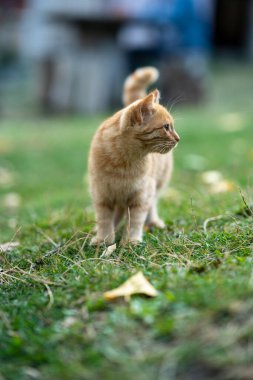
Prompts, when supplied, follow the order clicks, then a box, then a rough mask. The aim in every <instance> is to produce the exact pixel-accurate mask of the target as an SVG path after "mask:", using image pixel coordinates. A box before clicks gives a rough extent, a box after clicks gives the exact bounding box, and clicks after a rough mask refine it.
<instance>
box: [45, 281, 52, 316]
mask: <svg viewBox="0 0 253 380" xmlns="http://www.w3.org/2000/svg"><path fill="white" fill-rule="evenodd" d="M44 285H45V287H46V289H47V293H48V297H49V302H48V304H47V307H46V310H49V309H51V307H52V306H53V303H54V296H53V293H52V290H51V289H50V287H49V285H48V284H44Z"/></svg>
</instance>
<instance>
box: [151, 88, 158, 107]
mask: <svg viewBox="0 0 253 380" xmlns="http://www.w3.org/2000/svg"><path fill="white" fill-rule="evenodd" d="M152 93H153V94H154V99H155V103H157V104H159V101H160V92H159V91H158V90H157V89H156V90H155V91H153V92H152Z"/></svg>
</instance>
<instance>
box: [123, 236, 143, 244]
mask: <svg viewBox="0 0 253 380" xmlns="http://www.w3.org/2000/svg"><path fill="white" fill-rule="evenodd" d="M140 243H142V238H129V239H126V238H124V239H122V240H121V241H120V245H121V246H126V245H138V244H140Z"/></svg>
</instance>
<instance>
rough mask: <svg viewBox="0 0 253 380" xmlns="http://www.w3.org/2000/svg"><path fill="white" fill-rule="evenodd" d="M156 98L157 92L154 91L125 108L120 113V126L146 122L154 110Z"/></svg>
mask: <svg viewBox="0 0 253 380" xmlns="http://www.w3.org/2000/svg"><path fill="white" fill-rule="evenodd" d="M158 93H159V91H158ZM156 100H157V94H155V91H154V92H151V93H150V94H149V95H147V96H145V98H143V99H142V100H140V101H138V102H137V103H136V104H134V105H132V106H130V107H129V108H127V109H126V110H125V112H124V114H123V115H122V123H121V127H122V128H124V127H131V126H135V125H141V124H143V123H144V122H146V121H147V120H148V119H149V118H150V117H151V116H152V115H153V113H154V111H155V103H156Z"/></svg>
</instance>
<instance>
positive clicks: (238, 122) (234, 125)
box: [218, 112, 245, 132]
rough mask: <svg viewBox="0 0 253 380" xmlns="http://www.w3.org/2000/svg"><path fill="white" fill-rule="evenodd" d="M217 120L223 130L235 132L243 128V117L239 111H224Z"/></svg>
mask: <svg viewBox="0 0 253 380" xmlns="http://www.w3.org/2000/svg"><path fill="white" fill-rule="evenodd" d="M218 122H219V124H220V126H221V128H222V129H223V131H225V132H237V131H241V130H242V129H244V128H245V117H244V115H242V114H240V113H235V112H234V113H226V114H224V115H222V116H221V117H220V118H219V121H218Z"/></svg>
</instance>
